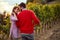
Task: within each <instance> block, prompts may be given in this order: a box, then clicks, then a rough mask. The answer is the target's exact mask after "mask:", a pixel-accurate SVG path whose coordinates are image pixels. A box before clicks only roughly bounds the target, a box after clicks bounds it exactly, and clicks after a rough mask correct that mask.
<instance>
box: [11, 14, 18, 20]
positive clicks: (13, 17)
mask: <svg viewBox="0 0 60 40" xmlns="http://www.w3.org/2000/svg"><path fill="white" fill-rule="evenodd" d="M10 20H12V21H17V20H18V19H17V17H16V15H15V14H14V15H11V16H10Z"/></svg>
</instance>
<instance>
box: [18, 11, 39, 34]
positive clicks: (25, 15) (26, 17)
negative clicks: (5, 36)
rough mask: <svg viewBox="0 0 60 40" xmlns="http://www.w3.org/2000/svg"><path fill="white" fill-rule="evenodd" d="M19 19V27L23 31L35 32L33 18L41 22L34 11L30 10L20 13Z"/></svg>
mask: <svg viewBox="0 0 60 40" xmlns="http://www.w3.org/2000/svg"><path fill="white" fill-rule="evenodd" d="M18 20H19V29H20V31H21V33H29V34H30V33H33V31H34V25H33V22H32V20H34V22H36V23H39V20H38V19H37V18H36V17H35V15H34V13H33V12H32V11H30V10H23V11H22V12H21V13H20V14H19V15H18Z"/></svg>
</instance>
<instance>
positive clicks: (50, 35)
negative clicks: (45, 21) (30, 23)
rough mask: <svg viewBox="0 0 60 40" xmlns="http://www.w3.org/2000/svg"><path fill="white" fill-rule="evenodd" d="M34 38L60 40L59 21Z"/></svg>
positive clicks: (36, 39)
mask: <svg viewBox="0 0 60 40" xmlns="http://www.w3.org/2000/svg"><path fill="white" fill-rule="evenodd" d="M35 40H60V23H59V24H57V25H54V27H53V28H51V29H50V30H48V31H47V32H46V33H45V34H43V35H40V36H39V35H38V36H37V37H35Z"/></svg>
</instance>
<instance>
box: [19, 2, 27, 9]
mask: <svg viewBox="0 0 60 40" xmlns="http://www.w3.org/2000/svg"><path fill="white" fill-rule="evenodd" d="M18 6H20V7H23V8H26V4H25V3H23V2H22V3H20V4H19V5H18Z"/></svg>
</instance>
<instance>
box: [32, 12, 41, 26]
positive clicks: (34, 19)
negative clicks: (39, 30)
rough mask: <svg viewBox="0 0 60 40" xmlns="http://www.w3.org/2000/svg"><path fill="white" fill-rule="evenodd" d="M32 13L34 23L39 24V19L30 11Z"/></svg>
mask: <svg viewBox="0 0 60 40" xmlns="http://www.w3.org/2000/svg"><path fill="white" fill-rule="evenodd" d="M31 14H32V19H33V21H34V24H39V25H40V20H39V19H38V17H37V16H36V15H35V13H34V12H33V11H31Z"/></svg>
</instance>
